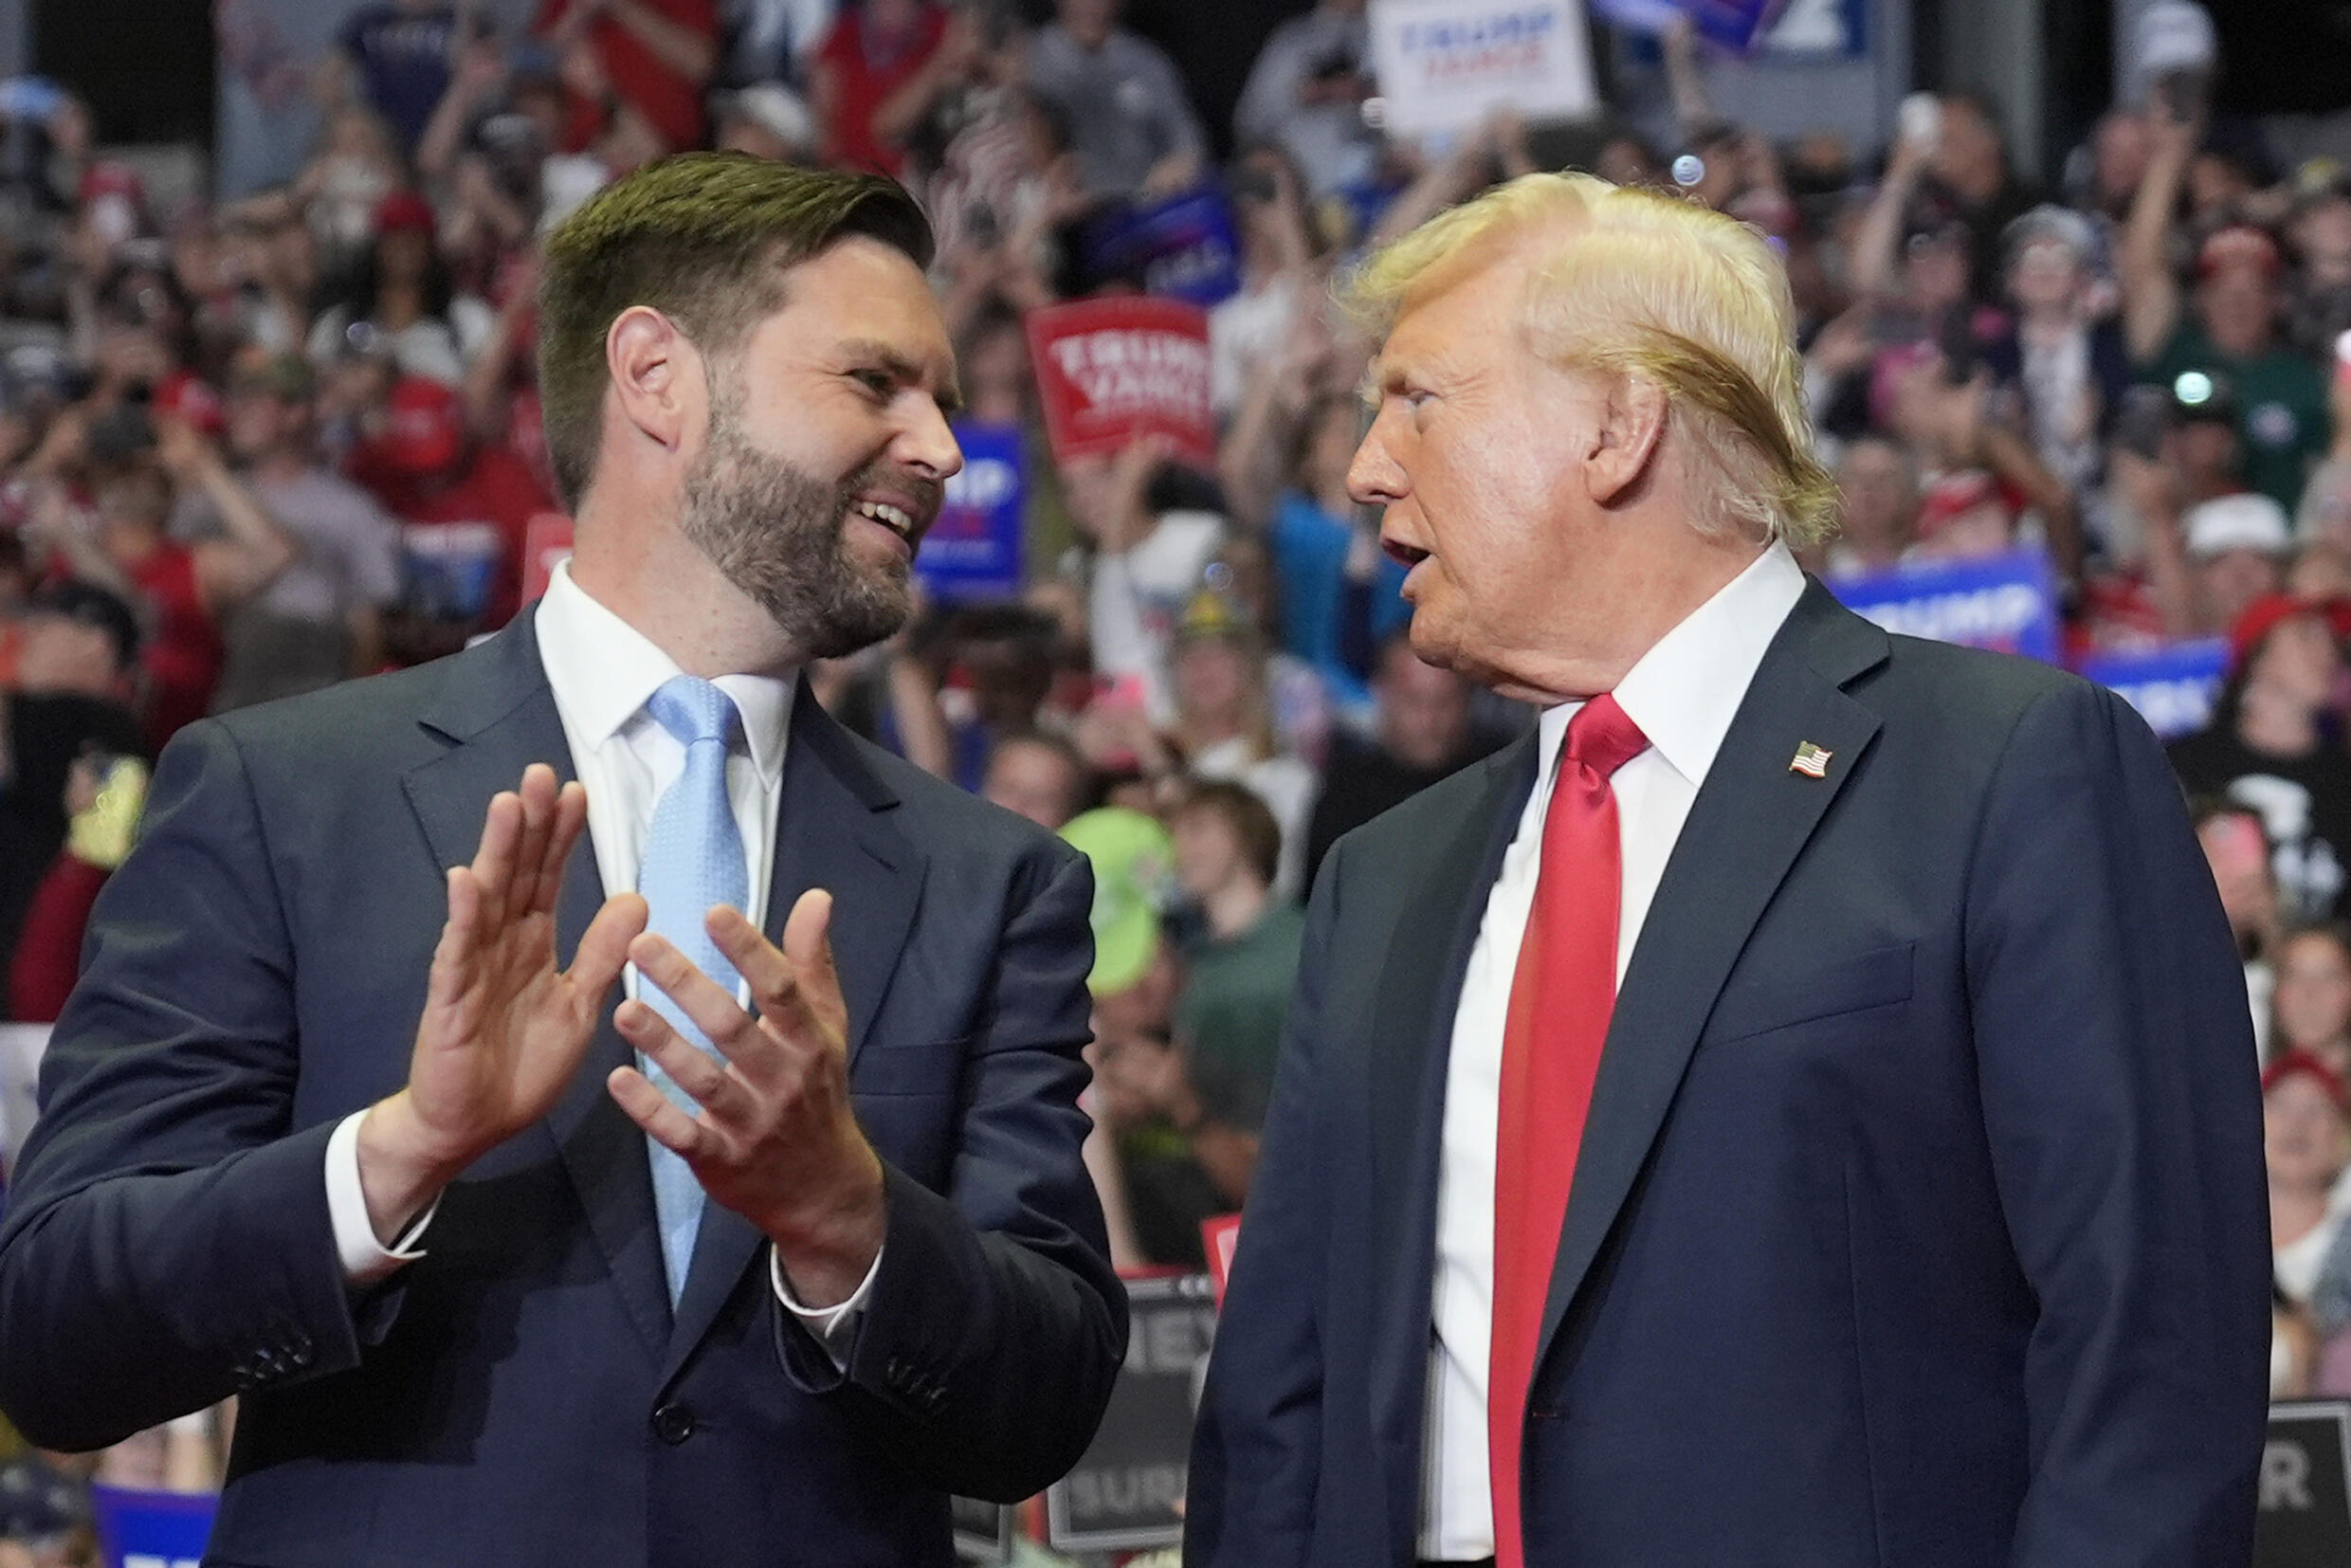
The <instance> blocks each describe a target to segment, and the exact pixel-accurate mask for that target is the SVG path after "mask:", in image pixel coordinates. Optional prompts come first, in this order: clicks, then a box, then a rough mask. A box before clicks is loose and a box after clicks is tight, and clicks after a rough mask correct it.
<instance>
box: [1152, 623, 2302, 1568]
mask: <svg viewBox="0 0 2351 1568" xmlns="http://www.w3.org/2000/svg"><path fill="white" fill-rule="evenodd" d="M1804 741H1811V742H1813V743H1814V744H1815V745H1818V746H1821V747H1824V748H1826V749H1827V750H1828V751H1829V752H1830V753H1831V759H1830V762H1829V766H1828V770H1827V776H1826V777H1825V778H1822V779H1818V780H1815V779H1813V778H1809V777H1806V776H1804V775H1801V774H1798V773H1795V772H1792V771H1791V770H1790V768H1789V761H1790V759H1791V757H1793V756H1794V754H1795V749H1796V747H1797V745H1798V744H1799V743H1801V742H1804ZM1534 772H1535V750H1534V745H1533V742H1532V740H1531V739H1529V740H1527V741H1524V742H1522V743H1521V744H1519V745H1517V746H1515V747H1513V748H1511V749H1509V750H1507V751H1505V752H1503V753H1501V754H1499V755H1497V756H1496V757H1494V758H1492V759H1491V760H1490V761H1488V762H1487V763H1485V764H1483V765H1480V766H1477V767H1473V768H1471V769H1469V770H1467V772H1465V773H1463V774H1461V775H1456V776H1455V777H1454V778H1452V779H1450V780H1449V781H1448V782H1446V783H1444V784H1441V785H1438V786H1437V787H1435V788H1434V789H1431V790H1430V791H1428V792H1426V793H1422V794H1420V795H1418V796H1416V797H1415V798H1413V799H1412V800H1411V801H1409V802H1407V803H1406V804H1405V805H1403V806H1401V807H1398V808H1397V809H1395V810H1394V811H1391V812H1389V813H1388V814H1387V815H1385V816H1383V817H1381V818H1379V819H1378V820H1376V821H1375V822H1374V823H1372V824H1370V825H1369V826H1367V827H1365V828H1363V829H1361V830H1358V831H1357V832H1354V833H1352V834H1349V835H1348V836H1347V837H1346V838H1344V839H1342V840H1341V841H1340V845H1339V848H1338V849H1337V850H1336V852H1335V853H1334V855H1333V857H1332V860H1331V861H1330V862H1329V863H1328V864H1327V865H1326V866H1325V867H1324V869H1323V871H1322V873H1321V881H1320V883H1319V884H1318V885H1317V887H1316V889H1315V894H1314V901H1313V916H1312V921H1311V922H1310V930H1309V935H1308V937H1307V942H1306V954H1305V959H1304V968H1303V975H1302V978H1301V983H1300V991H1299V994H1298V998H1297V1001H1296V1004H1295V1006H1294V1009H1293V1012H1292V1017H1291V1023H1290V1030H1289V1035H1288V1038H1287V1042H1286V1044H1285V1050H1284V1055H1283V1060H1282V1063H1281V1067H1280V1069H1279V1073H1278V1077H1277V1083H1276V1086H1275V1090H1274V1099H1273V1107H1272V1112H1271V1115H1270V1116H1269V1118H1268V1120H1267V1128H1266V1138H1265V1152H1264V1161H1263V1164H1262V1166H1261V1168H1260V1170H1259V1173H1258V1176H1257V1182H1256V1186H1255V1188H1254V1189H1253V1191H1252V1192H1251V1194H1250V1198H1249V1203H1248V1211H1247V1214H1246V1217H1245V1218H1244V1220H1243V1222H1242V1227H1241V1241H1240V1249H1239V1255H1238V1257H1237V1259H1236V1260H1235V1265H1234V1272H1233V1276H1232V1280H1231V1285H1230V1294H1229V1295H1228V1297H1227V1300H1226V1304H1225V1312H1224V1319H1223V1322H1222V1325H1221V1327H1220V1329H1219V1332H1218V1335H1217V1340H1216V1346H1215V1352H1214V1356H1213V1358H1212V1365H1211V1372H1210V1377H1209V1384H1208V1390H1207V1394H1206V1396H1205V1404H1204V1408H1203V1410H1202V1412H1201V1419H1200V1426H1199V1431H1198V1435H1197V1444H1196V1448H1195V1450H1194V1461H1193V1471H1192V1495H1191V1504H1190V1507H1189V1510H1188V1521H1189V1535H1190V1539H1189V1541H1188V1549H1187V1554H1186V1560H1187V1561H1188V1562H1189V1563H1191V1564H1194V1565H1195V1568H1211V1565H1212V1568H1303V1565H1307V1564H1312V1565H1315V1568H1377V1565H1390V1564H1403V1563H1407V1562H1409V1561H1410V1560H1411V1559H1412V1555H1413V1543H1414V1538H1415V1534H1416V1532H1417V1529H1418V1524H1419V1513H1420V1504H1421V1492H1422V1476H1423V1463H1422V1461H1423V1453H1422V1447H1423V1427H1424V1422H1425V1418H1426V1408H1425V1405H1426V1400H1425V1383H1426V1379H1427V1376H1428V1366H1429V1352H1430V1335H1431V1328H1430V1285H1431V1267H1432V1257H1433V1249H1434V1245H1435V1242H1434V1232H1435V1199H1436V1171H1437V1145H1438V1141H1439V1127H1440V1121H1441V1116H1442V1107H1443V1102H1444V1094H1445V1085H1446V1058H1447V1045H1448V1042H1449V1037H1450V1032H1451V1027H1452V1019H1453V1014H1454V1011H1455V1007H1456V1004H1457V1002H1458V999H1459V995H1460V988H1461V984H1462V975H1463V970H1464V968H1465V966H1466V964H1467V957H1468V953H1469V949H1470V946H1471V944H1472V942H1473V940H1474V939H1475V936H1476V931H1477V926H1478V923H1479V921H1480V919H1481V917H1482V915H1483V913H1484V910H1485V901H1486V894H1487V890H1488V888H1489V887H1490V886H1491V884H1492V883H1493V879H1494V875H1495V872H1496V868H1497V867H1498V866H1499V864H1500V857H1501V853H1502V850H1503V849H1504V848H1505V847H1506V845H1507V843H1508V841H1509V839H1510V837H1511V834H1512V832H1513V830H1514V829H1515V827H1516V825H1517V822H1518V818H1519V814H1520V811H1521V809H1522V805H1523V803H1524V802H1525V800H1526V797H1527V792H1528V791H1529V789H1531V788H1532V786H1533V780H1534ZM2265 1215H2266V1190H2265V1186H2264V1178H2263V1172H2262V1155H2261V1125H2260V1106H2259V1096H2258V1092H2257V1088H2256V1084H2255V1064H2254V1057H2253V1045H2252V1040H2251V1028H2250V1023H2249V1019H2248V1015H2247V1008H2246V1000H2245V987H2244V982H2243V976H2242V974H2241V972H2240V970H2239V968H2238V964H2237V960H2236V957H2235V953H2234V950H2233V944H2232V942H2231V940H2230V936H2229V930H2228V926H2227V924H2226V921H2224V919H2223V917H2222V915H2221V912H2220V906H2219V902H2218V899H2217V897H2216V895H2215V894H2214V889H2213V884H2212V879H2211V877H2210V875H2209V873H2208V872H2207V870H2206V868H2205V865H2204V862H2203V859H2202V856H2201V855H2200V853H2199V852H2198V848H2197V846H2196V839H2195V837H2194V835H2193V834H2192V833H2191V832H2190V831H2189V830H2188V826H2187V823H2186V820H2185V813H2184V812H2183V811H2182V808H2181V803H2180V799H2179V793H2178V786H2177V785H2176V784H2175V783H2174V781H2173V778H2172V775H2171V772H2170V770H2169V769H2168V767H2167V766H2166V765H2165V762H2164V758H2163V754H2162V752H2161V750H2160V748H2159V747H2158V746H2157V744H2156V742H2155V739H2154V738H2153V737H2152V736H2150V735H2149V734H2148V732H2147V730H2146V727H2145V726H2144V725H2143V724H2142V723H2141V722H2140V721H2139V720H2138V718H2137V717H2136V716H2135V715H2134V714H2132V713H2131V711H2130V710H2129V709H2128V708H2127V707H2126V706H2125V705H2124V704H2123V702H2121V701H2120V700H2119V699H2117V698H2115V697H2114V696H2113V695H2112V694H2110V693H2107V692H2104V691H2101V690H2098V689H2096V688H2094V687H2091V686H2089V685H2087V684H2084V683H2082V682H2080V681H2078V680H2075V679H2074V678H2072V677H2070V676H2067V675H2064V674H2060V673H2057V672H2055V671H2052V670H2050V669H2047V668H2044V667H2042V666H2039V665H2032V664H2028V663H2025V662H2022V661H2018V660H2013V659H2003V658H1999V657H1996V656H1994V655H1989V654H1981V653H1975V652H1970V651H1966V650H1962V649H1956V648H1949V647H1941V646H1938V645H1934V644H1928V643H1921V642H1917V641H1913V640H1910V639H1907V638H1899V637H1897V638H1888V637H1887V636H1886V634H1885V633H1884V632H1882V631H1880V630H1879V629H1877V628H1875V627H1873V626H1871V625H1870V624H1868V622H1867V621H1864V620H1862V619H1861V618H1859V617H1858V616H1855V615H1852V614H1850V612H1848V611H1844V610H1842V609H1840V608H1839V607H1838V606H1837V605H1836V604H1835V603H1834V602H1833V601H1832V599H1831V598H1830V597H1829V596H1828V594H1827V593H1826V592H1825V591H1824V590H1822V589H1821V588H1820V587H1819V586H1818V585H1817V584H1814V585H1813V586H1812V587H1811V588H1810V589H1809V590H1808V591H1807V593H1806V594H1805V596H1804V598H1803V599H1802V600H1801V601H1800V602H1799V604H1798V605H1797V607H1796V609H1795V611H1794V612H1793V614H1792V615H1791V616H1790V618H1789V620H1788V622H1787V624H1786V625H1785V626H1784V627H1783V628H1782V629H1781V630H1780V632H1779V633H1778V635H1777V638H1776V640H1775V641H1774V642H1773V644H1772V646H1771V648H1770V651H1769V652H1768V653H1767V654H1766V656H1765V658H1764V660H1763V663H1762V665H1761V667H1760V668H1759V670H1758V672H1757V674H1756V677H1755V681H1754V684H1753V685H1752V686H1751V687H1750V689H1749V691H1748V693H1747V695H1746V698H1745V700H1744V702H1743V703H1742V705H1741V706H1740V710H1739V714H1738V717H1737V719H1736V720H1735V721H1734V722H1733V723H1732V725H1731V728H1730V731H1729V733H1728V735H1727V736H1726V737H1725V738H1724V740H1723V743H1722V751H1721V753H1720V754H1719V756H1718V757H1717V758H1716V760H1715V763H1714V766H1713V769H1712V771H1711V772H1710V773H1709V774H1708V775H1707V777H1706V781H1705V784H1704V788H1703V789H1701V790H1700V792H1699V793H1698V796H1697V799H1696V802H1695V803H1694V805H1693V806H1692V809H1691V811H1690V815H1689V818H1688V821H1687V823H1686V826H1685V827H1684V829H1683V830H1682V835H1681V838H1680V840H1679V842H1678V843H1677V844H1676V845H1675V847H1674V849H1673V853H1672V857H1671V859H1670V861H1669V862H1668V866H1667V868H1666V871H1665V876H1664V880H1663V882H1662V884H1660V886H1659V888H1658V890H1657V895H1656V901H1655V903H1653V904H1652V905H1651V907H1650V909H1649V916H1648V919H1647V921H1646V923H1645V924H1644V925H1643V927H1642V931H1641V936H1640V939H1639V941H1638V943H1637V945H1636V947H1635V950H1634V952H1633V955H1632V958H1631V966H1630V968H1629V970H1628V972H1627V974H1626V976H1625V981H1624V985H1623V988H1622V991H1621V993H1620V994H1619V997H1618V1001H1617V1005H1616V1011H1615V1014H1614V1017H1613V1021H1612V1025H1611V1028H1610V1031H1609V1035H1608V1042H1607V1046H1606V1048H1605V1050H1604V1053H1603V1057H1602V1061H1601V1065H1600V1069H1599V1076H1598V1080H1597V1083H1596V1085H1595V1090H1594V1097H1593V1103H1592V1109H1591V1118H1590V1122H1589V1125H1588V1128H1587V1131H1586V1133H1585V1137H1584V1142H1583V1146H1582V1148H1581V1150H1580V1152H1579V1155H1578V1159H1577V1164H1576V1179H1575V1186H1574V1190H1573V1194H1572V1196H1571V1198H1570V1200H1569V1206H1568V1212H1567V1218H1566V1220H1565V1223H1564V1227H1563V1230H1562V1233H1561V1236H1560V1241H1559V1249H1558V1263H1557V1267H1556V1269H1555V1272H1554V1275H1553V1278H1552V1282H1551V1288H1550V1296H1549V1304H1548V1307H1547V1310H1546V1313H1545V1317H1544V1336H1543V1340H1542V1351H1541V1354H1540V1360H1539V1362H1538V1366H1537V1370H1536V1373H1535V1377H1534V1381H1533V1384H1532V1387H1531V1391H1530V1395H1529V1400H1528V1403H1529V1410H1528V1415H1527V1424H1526V1428H1525V1432H1524V1444H1525V1449H1524V1452H1525V1458H1524V1462H1523V1466H1522V1481H1523V1503H1524V1517H1525V1520H1526V1527H1527V1537H1528V1540H1529V1541H1530V1543H1531V1545H1530V1550H1529V1554H1528V1561H1529V1563H1530V1564H1534V1565H1539V1568H1566V1565H1570V1564H1572V1565H1574V1568H1721V1565H1724V1564H1737V1565H1738V1568H1773V1565H1784V1568H1863V1565H1865V1564H1866V1565H1872V1568H1885V1565H1899V1568H1944V1565H1947V1568H1991V1565H1994V1564H2003V1565H2014V1568H2040V1565H2048V1568H2056V1565H2060V1564H2062V1565H2065V1568H2086V1565H2091V1564H2117V1565H2120V1564H2132V1565H2134V1568H2157V1565H2165V1568H2223V1565H2226V1564H2230V1563H2238V1564H2242V1563H2243V1562H2244V1561H2245V1560H2246V1559H2247V1557H2248V1555H2249V1553H2250V1551H2251V1532H2252V1518H2253V1492H2252V1480H2253V1475H2254V1470H2255V1467H2256V1465H2257V1463H2258V1461H2259V1457H2260V1453H2261V1447H2262V1430H2263V1417H2264V1408H2265V1402H2266V1371H2267V1362H2268V1345H2269V1228H2268V1225H2267V1224H2266V1220H2265Z"/></svg>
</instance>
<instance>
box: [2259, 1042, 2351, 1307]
mask: <svg viewBox="0 0 2351 1568" xmlns="http://www.w3.org/2000/svg"><path fill="white" fill-rule="evenodd" d="M2261 1088H2262V1098H2261V1104H2262V1147H2263V1150H2264V1153H2265V1155H2266V1157H2267V1158H2268V1160H2269V1241H2270V1247H2271V1249H2272V1255H2273V1257H2274V1260H2275V1265H2274V1267H2275V1269H2276V1274H2277V1287H2278V1290H2279V1291H2280V1292H2281V1293H2282V1294H2283V1295H2284V1296H2285V1297H2286V1299H2287V1301H2288V1302H2290V1303H2292V1304H2294V1305H2296V1306H2306V1305H2307V1304H2309V1302H2310V1299H2311V1297H2312V1295H2313V1294H2314V1293H2315V1292H2316V1291H2317V1289H2318V1285H2319V1278H2320V1275H2321V1273H2322V1271H2323V1270H2324V1269H2325V1267H2326V1264H2327V1255H2328V1253H2329V1252H2330V1251H2332V1250H2333V1249H2334V1248H2335V1246H2336V1242H2337V1238H2338V1237H2339V1236H2340V1235H2341V1234H2342V1222H2343V1216H2344V1214H2345V1213H2346V1212H2351V1211H2346V1210H2345V1208H2344V1206H2343V1205H2342V1204H2341V1203H2339V1202H2337V1201H2336V1198H2335V1186H2336V1183H2337V1182H2338V1181H2339V1180H2340V1179H2341V1178H2342V1173H2343V1168H2344V1166H2345V1165H2347V1164H2351V1093H2347V1092H2346V1091H2345V1089H2344V1088H2343V1082H2342V1079H2340V1078H2338V1077H2336V1076H2335V1074H2334V1071H2333V1070H2332V1069H2331V1068H2329V1067H2327V1066H2326V1065H2325V1064H2324V1062H2321V1061H2320V1060H2319V1059H2318V1058H2317V1057H2315V1056H2312V1055H2310V1054H2308V1053H2307V1052H2305V1051H2288V1052H2287V1053H2286V1054H2285V1055H2283V1056H2280V1057H2279V1058H2278V1059H2277V1060H2276V1061H2275V1062H2272V1063H2271V1064H2270V1065H2269V1071H2268V1072H2266V1073H2264V1074H2262V1079H2261Z"/></svg>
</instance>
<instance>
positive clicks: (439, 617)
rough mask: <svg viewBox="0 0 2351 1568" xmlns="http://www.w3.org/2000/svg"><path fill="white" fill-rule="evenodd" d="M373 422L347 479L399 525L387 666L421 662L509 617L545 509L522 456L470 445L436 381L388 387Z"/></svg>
mask: <svg viewBox="0 0 2351 1568" xmlns="http://www.w3.org/2000/svg"><path fill="white" fill-rule="evenodd" d="M374 423H375V425H376V427H377V428H376V429H375V431H374V434H373V435H372V436H370V437H369V438H368V439H367V440H366V441H365V442H364V443H362V444H361V446H360V447H359V448H358V449H357V450H356V451H355V452H354V453H353V456H352V462H351V478H352V479H353V480H354V481H355V482H356V483H360V484H362V485H364V486H366V487H367V488H368V489H369V490H370V491H372V492H373V493H374V496H375V498H376V500H377V501H380V502H381V503H382V504H383V507H384V509H385V510H386V511H388V512H390V513H391V514H392V516H393V517H395V518H397V519H398V520H400V524H401V556H402V566H403V571H404V573H405V575H406V578H407V581H406V585H405V587H404V589H403V591H402V600H401V603H400V605H399V606H398V607H397V609H396V610H395V611H393V612H392V614H390V615H388V616H387V617H386V625H385V629H384V643H385V647H386V650H387V652H389V653H390V654H391V656H392V660H393V662H394V663H396V664H402V665H415V664H422V663H424V662H425V661H426V660H428V659H437V658H439V657H440V656H441V655H442V654H444V653H453V652H455V651H456V650H457V649H459V648H461V647H465V642H466V640H467V639H468V638H470V637H472V636H473V635H475V634H476V633H477V632H483V631H495V630H497V629H499V628H500V627H501V626H504V625H505V624H506V623H507V621H509V620H511V619H512V618H513V616H514V612H515V611H516V610H517V609H519V607H520V601H521V585H522V540H523V535H524V533H525V531H526V530H527V528H528V526H529V523H530V520H531V515H532V514H533V513H535V512H543V511H547V510H549V509H550V505H551V503H550V502H549V501H548V500H547V494H546V492H545V491H544V490H542V489H541V488H540V487H539V483H538V480H536V479H534V478H533V477H532V476H531V470H530V468H529V466H528V465H525V464H524V463H523V461H522V460H521V459H520V458H519V457H517V456H516V455H515V454H514V453H513V452H511V451H508V450H507V449H506V448H504V447H494V446H489V445H485V444H483V443H478V442H476V441H475V440H474V439H473V438H472V436H471V435H470V434H469V433H468V432H467V431H466V428H465V415H464V412H463V410H462V409H461V407H460V405H459V402H458V398H457V394H456V393H455V392H451V391H450V390H449V389H448V388H447V387H445V386H443V385H441V384H440V383H439V382H437V381H432V380H428V379H427V378H425V377H423V376H404V377H402V378H401V379H400V380H398V381H395V382H394V383H392V390H391V392H389V393H388V394H387V396H386V398H385V407H384V409H383V410H382V413H381V415H380V416H379V418H378V419H377V420H376V421H374Z"/></svg>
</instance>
